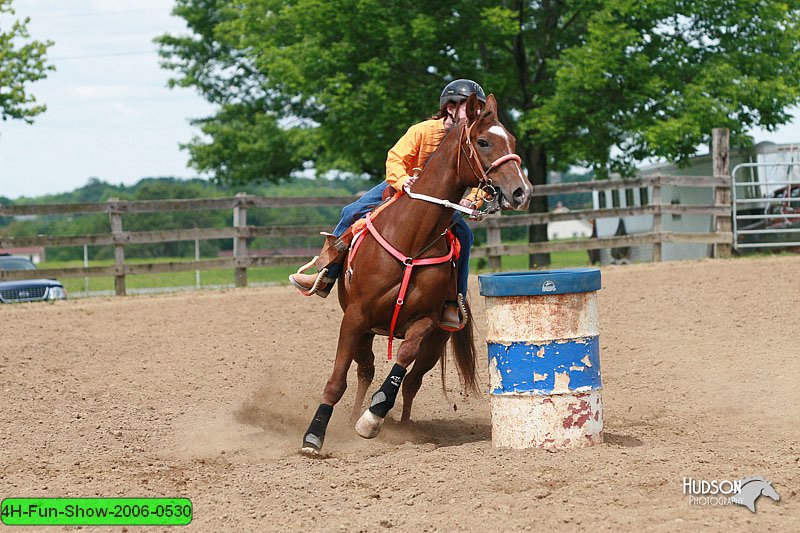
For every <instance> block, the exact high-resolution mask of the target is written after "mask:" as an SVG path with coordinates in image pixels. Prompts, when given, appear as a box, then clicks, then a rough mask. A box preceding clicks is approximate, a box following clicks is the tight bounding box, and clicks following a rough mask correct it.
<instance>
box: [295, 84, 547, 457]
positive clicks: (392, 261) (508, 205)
mask: <svg viewBox="0 0 800 533" xmlns="http://www.w3.org/2000/svg"><path fill="white" fill-rule="evenodd" d="M464 105H466V106H467V107H466V111H467V113H466V114H467V118H466V120H465V121H459V122H458V123H457V124H456V125H455V126H454V127H453V128H451V130H450V131H449V132H448V133H447V134H446V136H445V138H444V139H443V140H442V141H441V143H440V145H439V147H438V148H437V150H436V151H435V152H434V153H433V155H431V157H430V158H429V160H428V162H427V164H426V166H425V168H424V169H423V170H422V172H421V173H420V175H419V178H418V179H417V181H416V182H415V183H414V185H413V193H410V194H404V195H401V196H400V197H399V198H397V199H396V200H395V201H394V202H393V203H392V204H390V205H387V206H386V207H385V208H384V209H383V211H382V212H381V214H380V215H379V216H377V217H376V218H375V219H374V221H372V222H371V223H372V225H373V227H374V229H375V230H377V233H378V234H379V237H376V236H375V235H374V234H373V233H371V232H367V233H366V234H365V237H364V239H363V240H362V242H361V244H360V245H359V249H358V252H357V254H356V255H355V257H353V258H352V262H349V263H348V262H346V263H345V264H344V268H343V274H342V276H341V277H342V279H341V280H340V283H339V290H338V294H339V303H340V304H341V307H342V310H343V311H344V317H343V318H342V324H341V328H340V330H339V343H338V346H337V349H336V362H335V363H334V367H333V374H332V375H331V377H330V379H329V380H328V383H327V385H326V386H325V391H324V392H323V395H322V404H320V406H319V408H318V410H317V412H316V414H315V416H314V418H313V420H312V422H311V425H310V426H309V428H308V431H307V432H306V434H305V436H304V438H303V451H304V452H305V453H312V454H313V453H316V452H318V451H319V450H320V449H321V447H322V443H323V440H324V438H325V430H326V428H327V425H328V421H329V420H330V416H331V414H332V413H333V406H335V405H336V403H337V402H338V401H339V400H340V399H341V398H342V395H343V394H344V391H345V388H346V387H347V381H346V380H347V371H348V369H349V368H350V364H351V363H352V362H353V360H355V361H356V363H357V364H358V372H357V374H358V392H357V393H356V400H355V406H354V411H353V415H354V418H355V416H357V414H358V412H360V410H361V409H362V406H363V403H364V399H365V397H366V393H367V389H368V388H369V386H370V384H371V383H372V378H373V376H374V374H375V364H374V359H375V356H374V354H373V352H372V341H373V339H374V338H375V334H376V333H385V332H386V330H387V329H389V328H388V327H387V326H388V325H389V324H390V323H391V322H393V320H392V319H393V315H394V311H395V307H396V306H397V307H398V308H399V314H398V315H397V316H396V317H395V318H396V334H397V336H398V337H401V338H404V339H405V340H404V341H403V343H402V344H401V345H400V348H399V349H398V351H397V363H396V364H395V365H394V367H393V368H392V370H391V372H390V374H389V376H388V377H387V378H386V381H385V382H384V383H383V385H382V386H381V388H380V389H379V390H378V391H377V392H376V393H375V394H374V395H373V397H372V401H371V404H370V406H369V409H367V410H366V411H365V412H364V414H363V415H362V416H361V418H360V419H359V420H358V422H357V423H356V432H357V433H358V434H359V435H361V436H362V437H364V438H373V437H375V436H377V434H378V432H379V431H380V428H381V425H382V424H383V420H384V418H385V417H386V414H387V413H388V412H389V410H390V409H391V408H392V407H393V405H394V402H395V399H396V397H397V392H398V390H399V388H400V384H401V382H402V384H403V414H402V421H407V420H410V417H411V404H412V402H413V401H414V396H415V395H416V393H417V391H418V390H419V388H420V386H421V384H422V377H423V376H424V375H425V373H427V372H428V371H429V370H431V369H432V368H433V367H434V365H435V364H436V362H437V361H438V360H439V359H440V358H441V359H442V364H443V365H444V357H443V355H444V347H445V344H446V342H447V340H448V338H450V336H451V333H450V332H448V331H445V330H443V329H441V328H440V327H439V318H440V316H441V312H442V307H443V305H444V302H445V300H446V299H448V298H447V297H448V295H450V294H451V293H452V286H453V285H454V283H455V276H454V272H453V270H454V261H453V260H445V261H442V262H439V263H436V264H425V265H420V266H416V267H415V268H413V269H409V270H410V278H407V292H406V293H405V297H404V302H400V301H398V294H399V293H400V287H401V280H402V279H403V277H404V272H405V270H406V267H407V265H408V264H409V263H410V262H411V260H412V259H414V260H421V259H426V258H444V257H446V256H447V255H448V251H449V246H451V245H450V242H449V241H448V240H447V239H444V238H442V235H443V233H444V232H445V230H446V229H447V228H448V226H449V225H450V223H451V220H452V218H453V212H454V211H453V207H454V206H455V205H457V204H458V202H459V201H460V200H461V198H462V197H463V196H464V193H465V192H466V191H467V189H468V188H471V187H481V188H482V189H484V190H485V191H487V192H490V193H491V195H492V196H494V201H496V202H497V203H498V205H499V206H500V208H502V209H514V210H523V209H527V207H528V202H529V201H530V194H531V189H532V187H531V184H530V182H529V181H528V179H527V178H526V177H525V175H524V174H523V172H522V169H521V166H520V158H519V157H518V156H517V155H516V154H515V153H514V149H515V144H516V140H515V139H514V137H513V136H512V135H511V134H510V133H509V132H508V131H507V130H506V129H505V127H503V125H502V124H501V123H500V121H499V119H498V111H497V101H496V100H495V98H494V95H489V97H488V98H487V99H486V104H485V107H484V108H483V109H481V104H480V102H479V101H478V100H477V98H476V97H475V95H474V94H473V95H471V96H470V97H469V98H468V99H467V101H466V103H465V104H464ZM407 192H408V191H407ZM420 195H425V196H424V198H425V199H426V200H427V201H425V199H423V200H420V199H414V198H412V197H417V198H421V196H420ZM436 199H438V200H439V201H438V202H436ZM444 200H446V201H444ZM381 237H382V240H384V241H387V242H386V244H388V245H389V246H390V247H394V249H395V254H394V255H392V254H391V253H390V252H389V251H387V249H386V248H385V247H384V246H383V245H382V244H381V243H380V242H379V240H381ZM397 252H399V253H400V255H399V256H398V253H397ZM403 256H407V259H406V260H405V261H402V260H399V257H403ZM398 304H399V305H402V307H399V305H398ZM466 310H467V312H468V308H467V309H466ZM452 337H453V342H452V346H453V352H454V357H455V360H456V364H457V367H458V370H459V375H460V377H461V380H462V383H463V385H464V386H465V387H466V388H470V389H472V390H476V389H477V385H476V375H475V366H476V365H475V345H474V342H473V339H472V320H471V319H469V320H468V322H467V326H466V327H464V329H462V330H461V331H458V332H455V333H452ZM412 363H413V365H414V366H413V368H412V369H411V371H410V372H409V373H408V375H407V376H406V369H407V368H408V367H409V366H411V364H412ZM403 378H405V381H403ZM442 378H443V379H444V374H443V376H442Z"/></svg>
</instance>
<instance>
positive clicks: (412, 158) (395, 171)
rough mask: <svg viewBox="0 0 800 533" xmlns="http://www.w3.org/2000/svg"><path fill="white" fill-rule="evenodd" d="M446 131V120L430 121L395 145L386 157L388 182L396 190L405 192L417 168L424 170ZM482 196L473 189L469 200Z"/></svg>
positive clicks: (411, 128) (423, 123) (412, 128)
mask: <svg viewBox="0 0 800 533" xmlns="http://www.w3.org/2000/svg"><path fill="white" fill-rule="evenodd" d="M445 133H446V130H445V129H444V119H429V120H425V121H423V122H420V123H418V124H414V125H413V126H411V127H410V128H408V131H406V133H405V135H403V136H402V137H400V139H399V140H398V141H397V142H396V143H395V145H394V146H392V148H391V149H390V150H389V154H388V155H387V156H386V181H387V183H389V185H391V186H392V187H394V189H395V190H398V191H401V190H403V185H404V184H405V182H406V180H407V179H408V177H409V176H411V175H412V174H413V173H414V169H415V168H422V167H423V166H424V165H425V162H426V161H427V160H428V158H429V157H430V156H431V154H433V152H434V151H435V150H436V148H437V147H438V146H439V143H441V142H442V139H443V138H444V135H445ZM481 196H482V195H479V194H478V189H477V188H475V189H473V190H472V191H471V192H470V193H469V194H468V195H467V198H469V199H470V200H475V199H478V198H480V197H481ZM478 201H479V202H480V200H478Z"/></svg>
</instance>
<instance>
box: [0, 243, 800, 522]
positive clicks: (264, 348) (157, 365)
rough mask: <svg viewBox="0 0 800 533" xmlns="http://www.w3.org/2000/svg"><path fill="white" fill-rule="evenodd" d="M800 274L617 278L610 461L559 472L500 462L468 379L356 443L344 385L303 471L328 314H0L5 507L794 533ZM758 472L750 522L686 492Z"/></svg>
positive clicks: (301, 302) (588, 459)
mask: <svg viewBox="0 0 800 533" xmlns="http://www.w3.org/2000/svg"><path fill="white" fill-rule="evenodd" d="M798 275H800V257H780V258H769V259H740V260H729V261H710V260H709V261H702V262H691V263H689V262H687V263H667V264H657V265H635V266H626V267H612V268H606V269H604V270H603V286H604V288H603V290H602V291H601V292H600V295H599V302H600V320H601V326H602V327H601V330H602V334H601V359H602V365H603V366H602V369H603V380H604V385H605V388H604V390H603V402H604V410H605V415H604V416H605V438H606V443H605V444H603V445H599V446H595V447H591V448H585V449H580V450H571V451H559V452H548V451H543V450H524V451H513V450H507V449H496V448H493V447H492V444H491V420H490V414H489V408H488V404H489V402H488V399H487V397H486V396H485V395H480V396H478V397H475V396H473V397H465V396H464V395H462V394H461V393H460V391H459V389H458V382H457V379H456V378H455V376H454V375H449V377H448V390H447V391H446V393H443V392H442V389H441V387H440V384H439V379H438V370H434V373H433V374H432V375H431V376H430V377H429V378H428V379H427V381H426V383H425V384H424V385H423V389H422V391H420V394H419V396H418V397H417V401H416V402H415V418H416V422H415V423H414V424H413V425H412V426H411V427H402V426H399V425H398V424H396V423H392V422H391V421H390V422H389V423H387V426H386V427H385V428H384V432H383V434H382V435H381V436H380V437H379V438H378V439H376V440H374V441H365V440H362V439H360V438H359V437H358V436H356V435H355V432H354V431H353V429H352V425H351V423H350V422H349V411H350V409H351V407H352V402H353V396H354V394H355V379H354V375H353V372H352V371H351V387H350V389H348V391H347V393H346V395H345V398H344V400H343V401H342V403H341V404H340V406H339V407H337V409H336V411H335V413H334V418H333V420H332V422H331V427H330V429H329V433H328V438H327V440H326V443H325V451H326V452H327V454H328V455H326V457H325V458H324V459H316V460H315V459H309V458H306V457H304V456H301V455H300V454H299V453H298V449H299V446H300V443H301V438H302V433H303V431H304V430H305V428H306V426H307V424H308V422H309V420H310V417H311V416H312V414H313V411H314V410H315V408H316V406H317V404H318V402H319V398H320V395H321V391H322V387H323V385H324V383H325V381H326V379H327V377H328V375H329V372H330V370H331V368H332V361H333V356H334V352H333V350H334V346H335V341H336V337H337V331H338V323H339V318H340V311H339V309H338V307H337V305H336V303H335V298H329V299H328V300H324V301H323V300H320V299H318V298H302V297H300V296H298V295H297V294H296V293H295V292H294V291H293V290H292V289H290V288H288V287H269V288H261V289H242V290H235V291H234V290H231V291H225V292H222V291H220V292H201V293H193V294H176V295H167V296H154V297H128V298H120V299H92V300H75V301H68V302H59V303H56V304H54V305H47V304H30V305H14V306H2V307H0V331H2V341H1V343H0V398H2V408H1V409H0V497H9V496H42V497H45V496H47V497H56V496H168V497H177V496H186V497H189V498H191V499H192V501H193V504H194V509H195V516H194V521H193V523H192V524H191V525H190V526H189V527H188V528H187V529H189V530H197V531H223V530H228V531H233V530H237V531H268V530H275V531H286V530H289V531H299V530H302V531H323V530H324V531H338V530H342V531H362V530H363V531H381V530H384V529H389V528H392V529H393V530H395V531H514V530H548V529H555V530H578V529H586V528H598V529H609V530H614V531H634V530H635V531H639V530H652V531H695V530H698V529H708V530H737V531H741V530H753V531H755V530H759V531H789V530H795V531H797V528H798V527H800V526H798V524H800V498H798V496H797V490H798V487H800V443H798V440H799V437H800V424H799V423H800V407H798V405H800V387H799V386H798V385H800V360H798V354H799V352H800V318H799V317H800V314H798V311H797V309H798V301H800V277H798ZM472 282H473V286H472V288H471V291H472V299H473V308H474V311H475V313H476V320H477V322H476V325H477V332H476V333H477V338H478V340H479V351H480V352H481V353H484V354H485V350H486V348H485V344H484V342H483V339H484V337H483V332H484V331H485V329H486V324H485V313H484V307H483V302H482V298H481V297H480V296H479V295H478V290H477V285H476V284H475V283H476V280H474V279H473V280H472ZM384 350H385V340H384V339H381V340H379V341H378V342H376V354H377V360H378V361H377V366H378V372H377V376H379V380H376V381H378V382H379V381H382V380H383V377H384V376H385V375H386V373H387V372H388V370H389V368H390V363H388V362H387V361H386V359H385V351H384ZM480 363H481V365H482V366H481V372H482V378H483V382H484V385H487V384H488V377H487V375H486V361H485V359H484V358H481V361H480ZM450 369H451V370H452V369H453V365H451V367H450ZM398 413H399V406H397V407H396V408H395V414H398ZM756 474H758V475H763V476H765V477H766V478H767V479H769V480H771V481H772V482H773V483H774V486H775V488H776V489H777V491H778V492H779V493H780V495H781V501H780V502H778V503H776V502H773V501H772V500H769V499H767V498H765V497H762V498H761V499H760V500H759V501H758V512H757V513H755V514H753V513H751V512H750V511H748V510H747V509H745V508H744V507H739V506H736V507H701V506H691V505H689V501H688V498H687V497H686V496H684V495H683V494H682V493H681V481H682V479H683V478H684V477H692V478H695V479H738V478H741V477H744V476H747V475H756ZM0 527H1V526H0ZM43 529H44V528H36V531H42V530H43ZM121 529H122V528H114V530H116V531H119V530H121ZM130 529H135V528H130ZM152 529H158V528H152ZM152 529H151V530H152ZM100 530H102V528H100ZM173 531H174V529H173Z"/></svg>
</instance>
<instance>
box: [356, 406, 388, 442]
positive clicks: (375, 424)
mask: <svg viewBox="0 0 800 533" xmlns="http://www.w3.org/2000/svg"><path fill="white" fill-rule="evenodd" d="M383 420H384V419H383V418H381V417H379V416H378V415H376V414H375V413H373V412H372V411H370V410H369V409H367V410H366V411H364V414H363V415H361V418H359V419H358V422H356V433H358V434H359V436H361V437H364V438H365V439H374V438H375V437H377V436H378V433H380V432H381V426H383Z"/></svg>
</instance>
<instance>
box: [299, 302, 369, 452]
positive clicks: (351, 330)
mask: <svg viewBox="0 0 800 533" xmlns="http://www.w3.org/2000/svg"><path fill="white" fill-rule="evenodd" d="M348 311H349V310H348ZM365 323H366V320H365V319H364V316H363V314H362V313H355V312H349V313H348V312H345V315H344V318H342V325H341V327H340V329H339V343H338V345H337V347H336V362H335V363H334V365H333V373H332V374H331V377H330V379H329V380H328V383H327V384H326V385H325V391H324V392H323V394H322V403H321V404H320V405H319V407H318V408H317V412H316V413H315V414H314V418H313V419H312V420H311V424H310V425H309V426H308V430H307V431H306V433H305V436H304V437H303V448H302V451H303V452H304V453H315V452H318V451H319V450H320V449H321V448H322V443H323V442H324V441H325V431H326V430H327V428H328V422H329V421H330V419H331V415H332V414H333V406H335V405H336V404H337V403H338V402H339V400H341V399H342V395H343V394H344V391H345V389H347V371H348V370H349V368H350V363H352V362H353V356H354V355H355V354H356V352H357V350H358V348H359V345H360V344H361V343H362V341H363V338H364V336H365V335H366V336H369V335H371V334H370V333H369V332H367V331H366V328H365Z"/></svg>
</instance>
